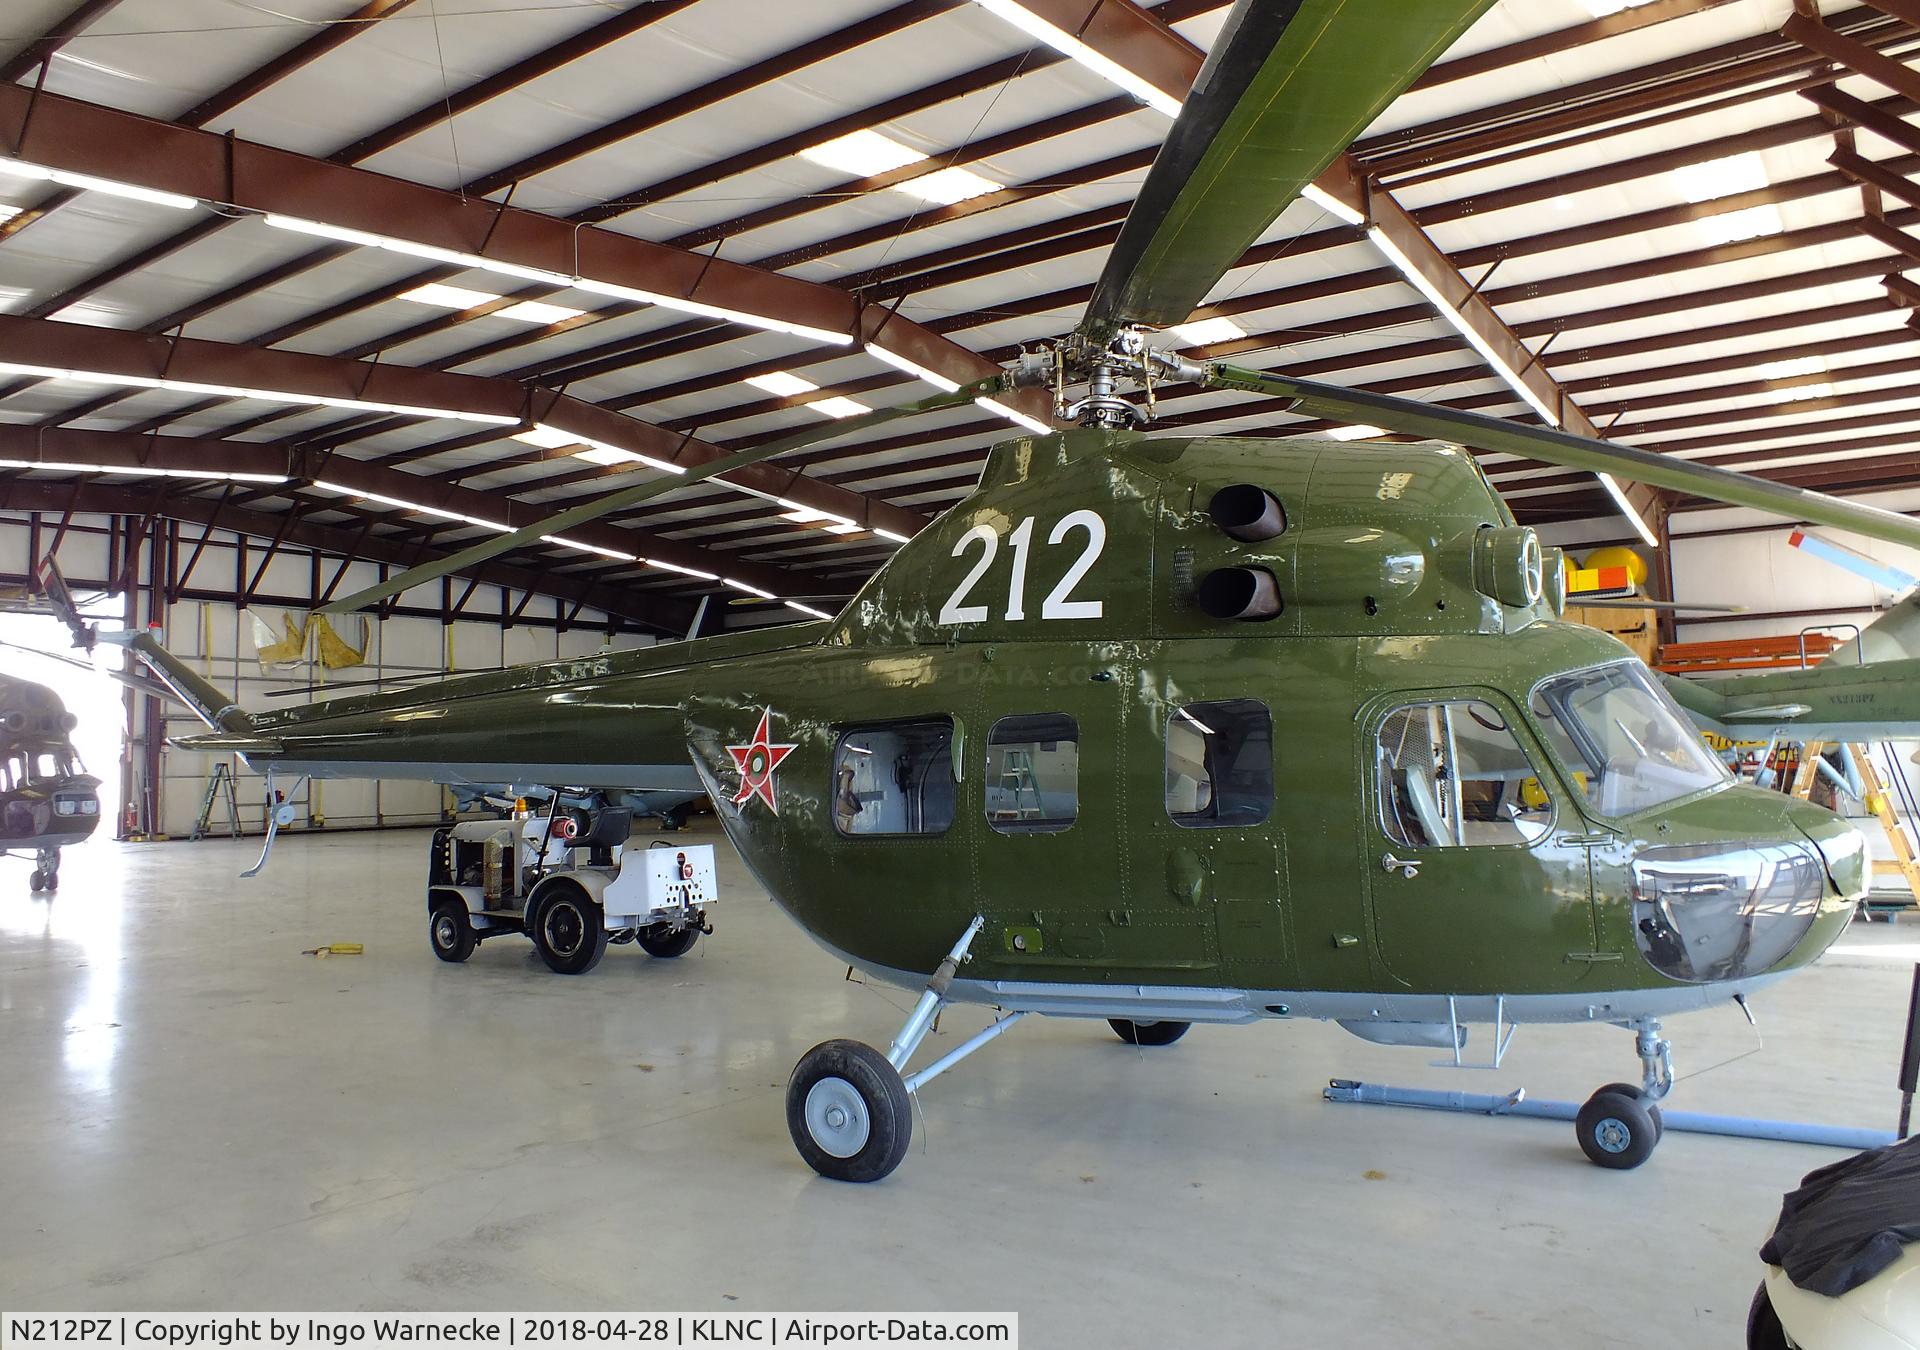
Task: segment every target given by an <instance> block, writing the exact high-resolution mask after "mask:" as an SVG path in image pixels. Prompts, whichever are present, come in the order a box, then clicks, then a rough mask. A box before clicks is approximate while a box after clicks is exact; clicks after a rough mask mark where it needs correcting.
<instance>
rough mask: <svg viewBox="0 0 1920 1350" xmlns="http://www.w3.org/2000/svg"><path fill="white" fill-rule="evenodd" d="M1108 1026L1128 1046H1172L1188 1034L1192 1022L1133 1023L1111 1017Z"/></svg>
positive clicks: (1122, 1018) (1121, 1018) (1125, 1019)
mask: <svg viewBox="0 0 1920 1350" xmlns="http://www.w3.org/2000/svg"><path fill="white" fill-rule="evenodd" d="M1107 1025H1108V1026H1110V1027H1112V1028H1113V1031H1114V1034H1115V1035H1116V1036H1118V1037H1119V1038H1120V1039H1121V1040H1123V1041H1125V1042H1126V1043H1127V1044H1128V1045H1172V1044H1173V1043H1174V1042H1175V1041H1177V1040H1179V1039H1180V1038H1181V1037H1182V1036H1184V1035H1186V1034H1187V1028H1188V1027H1190V1026H1192V1025H1193V1023H1191V1022H1133V1021H1129V1020H1128V1019H1127V1018H1124V1017H1109V1018H1108V1019H1107Z"/></svg>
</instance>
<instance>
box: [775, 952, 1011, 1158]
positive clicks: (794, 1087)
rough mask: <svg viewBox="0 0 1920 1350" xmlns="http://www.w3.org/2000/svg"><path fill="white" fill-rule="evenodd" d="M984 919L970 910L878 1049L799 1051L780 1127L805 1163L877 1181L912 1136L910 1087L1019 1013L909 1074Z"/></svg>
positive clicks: (854, 1045)
mask: <svg viewBox="0 0 1920 1350" xmlns="http://www.w3.org/2000/svg"><path fill="white" fill-rule="evenodd" d="M985 922H986V920H985V919H984V918H980V917H976V918H975V919H974V921H973V922H972V923H970V924H968V925H967V931H966V932H964V933H962V934H961V935H960V940H959V941H958V942H956V943H954V944H953V950H951V951H949V952H948V953H947V955H946V959H945V960H943V961H942V962H941V963H940V966H939V969H937V970H935V971H934V972H933V977H932V978H931V979H929V980H928V981H927V987H926V990H925V992H923V993H922V994H921V995H920V1001H919V1002H918V1003H916V1004H914V1007H913V1012H912V1013H911V1014H909V1015H908V1017H907V1021H906V1025H905V1026H903V1027H901V1028H900V1034H899V1035H897V1036H895V1037H894V1038H893V1043H892V1044H891V1045H890V1046H888V1047H887V1053H886V1054H884V1055H882V1054H881V1053H880V1052H879V1051H878V1050H875V1049H874V1048H873V1047H872V1046H870V1045H865V1044H863V1043H861V1042H859V1041H846V1040H839V1041H826V1042H823V1043H822V1044H820V1045H816V1046H814V1047H813V1049H811V1050H809V1051H807V1053H806V1054H804V1055H802V1056H800V1062H799V1063H798V1064H796V1065H794V1068H793V1077H791V1078H790V1079H788V1080H787V1132H788V1133H789V1134H791V1135H792V1136H793V1146H794V1147H795V1148H797V1149H798V1150H800V1156H801V1157H802V1158H805V1159H806V1160H807V1166H809V1167H811V1168H812V1169H813V1170H814V1171H816V1172H818V1173H819V1174H820V1175H821V1176H823V1177H831V1178H833V1179H834V1180H835V1181H878V1180H880V1179H881V1178H882V1177H884V1176H886V1175H887V1174H888V1173H890V1172H892V1171H893V1169H894V1168H896V1167H898V1166H899V1165H900V1163H901V1161H902V1160H904V1159H905V1158H906V1156H907V1145H908V1144H910V1143H911V1142H913V1105H912V1102H911V1100H910V1099H911V1097H912V1094H914V1093H916V1092H918V1091H919V1090H920V1088H921V1087H922V1086H923V1085H924V1084H926V1083H928V1082H931V1081H932V1080H933V1079H935V1078H937V1077H939V1076H940V1075H941V1074H943V1073H945V1072H946V1071H947V1070H948V1069H951V1068H952V1067H953V1066H954V1065H956V1064H958V1063H959V1062H960V1061H961V1060H963V1059H965V1058H966V1057H967V1056H968V1055H971V1054H972V1053H973V1052H974V1051H976V1050H978V1049H979V1048H980V1047H981V1046H983V1045H985V1044H987V1042H989V1041H991V1040H994V1039H995V1038H997V1037H998V1036H999V1035H1000V1034H1001V1033H1002V1032H1004V1031H1006V1030H1007V1029H1008V1028H1009V1027H1011V1026H1012V1025H1013V1024H1014V1023H1016V1022H1018V1021H1019V1020H1020V1019H1021V1018H1023V1017H1025V1016H1026V1014H1025V1013H1023V1012H1017V1013H1011V1014H1009V1015H1008V1016H1006V1017H1002V1018H1000V1019H999V1020H998V1021H996V1022H995V1023H993V1025H991V1026H989V1027H987V1028H986V1029H985V1030H983V1031H981V1032H979V1033H978V1034H977V1035H974V1036H973V1037H971V1038H969V1039H968V1040H966V1041H964V1042H962V1043H961V1044H960V1045H958V1046H956V1047H954V1048H953V1049H952V1050H949V1051H948V1052H947V1053H946V1054H944V1055H942V1056H941V1057H940V1058H939V1059H936V1060H935V1061H934V1062H933V1063H931V1064H929V1065H928V1066H927V1067H926V1068H924V1069H921V1070H919V1071H918V1072H916V1073H910V1074H903V1070H905V1068H906V1066H907V1061H908V1060H910V1059H912V1058H913V1052H914V1051H916V1050H918V1049H919V1048H920V1042H921V1041H923V1040H925V1039H926V1038H927V1032H928V1031H930V1030H931V1029H932V1027H933V1019H934V1015H935V1014H936V1013H938V1012H939V1011H940V1009H941V1008H942V1007H943V1006H945V1004H946V1001H947V989H948V987H949V986H950V985H951V984H952V983H953V976H954V972H956V971H957V970H959V968H960V963H961V962H962V961H964V960H966V959H967V949H968V948H969V947H971V946H972V945H973V940H974V938H975V937H976V936H978V935H979V932H980V929H981V927H982V925H984V924H985Z"/></svg>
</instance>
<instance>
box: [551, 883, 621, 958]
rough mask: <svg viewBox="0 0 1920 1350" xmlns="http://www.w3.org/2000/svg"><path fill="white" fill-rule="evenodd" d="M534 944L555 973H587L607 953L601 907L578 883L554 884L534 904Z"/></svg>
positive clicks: (604, 924) (605, 927)
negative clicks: (576, 884)
mask: <svg viewBox="0 0 1920 1350" xmlns="http://www.w3.org/2000/svg"><path fill="white" fill-rule="evenodd" d="M533 945H534V948H535V949H536V950H537V951H538V952H539V953H540V959H541V960H542V961H545V962H546V963H547V969H548V970H551V971H552V972H553V973H554V974H556V975H584V974H586V973H587V972H588V971H590V970H592V969H593V968H594V967H595V966H597V965H599V964H600V958H601V957H603V956H605V955H606V954H607V926H606V921H605V918H604V917H603V915H602V914H601V912H600V906H599V905H597V904H595V903H594V902H593V901H592V900H591V899H589V898H588V897H587V893H586V892H585V891H583V890H581V889H580V888H579V887H578V886H575V885H573V884H572V883H568V884H566V885H562V886H553V887H551V888H549V889H548V890H547V892H546V893H545V894H544V895H542V896H541V897H540V902H539V904H537V905H536V906H535V907H534V915H533Z"/></svg>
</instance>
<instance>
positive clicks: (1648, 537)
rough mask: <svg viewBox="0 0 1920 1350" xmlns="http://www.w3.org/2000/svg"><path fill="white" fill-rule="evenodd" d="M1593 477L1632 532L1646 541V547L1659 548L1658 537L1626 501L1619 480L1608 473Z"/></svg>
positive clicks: (1631, 504) (1630, 503)
mask: <svg viewBox="0 0 1920 1350" xmlns="http://www.w3.org/2000/svg"><path fill="white" fill-rule="evenodd" d="M1594 477H1595V478H1598V479H1599V480H1600V486H1601V487H1603V488H1605V489H1606V490H1607V495H1608V496H1609V497H1612V498H1613V504H1614V505H1615V506H1617V507H1619V508H1620V514H1621V515H1623V516H1625V517H1626V518H1627V523H1628V524H1630V525H1632V526H1633V528H1634V532H1635V533H1636V534H1638V535H1639V536H1640V538H1641V539H1643V540H1645V541H1646V545H1647V547H1648V548H1659V547H1660V536H1659V535H1657V534H1655V533H1654V532H1653V527H1652V526H1650V525H1648V524H1647V522H1646V520H1645V519H1644V518H1643V517H1642V516H1641V514H1640V512H1639V511H1638V510H1637V509H1635V507H1634V505H1633V503H1632V502H1630V501H1628V500H1627V494H1626V492H1625V491H1624V490H1623V489H1622V488H1621V486H1620V482H1619V480H1618V479H1616V478H1615V477H1614V476H1613V475H1612V474H1610V473H1597V474H1595V475H1594Z"/></svg>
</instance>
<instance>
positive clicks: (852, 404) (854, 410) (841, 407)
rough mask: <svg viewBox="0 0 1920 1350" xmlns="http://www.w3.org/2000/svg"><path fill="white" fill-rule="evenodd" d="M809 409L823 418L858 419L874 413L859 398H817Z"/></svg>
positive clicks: (810, 404)
mask: <svg viewBox="0 0 1920 1350" xmlns="http://www.w3.org/2000/svg"><path fill="white" fill-rule="evenodd" d="M807 407H809V408H811V409H812V410H813V411H814V412H817V413H819V414H820V415H821V416H822V417H858V416H859V415H860V414H861V413H869V412H872V411H873V409H872V408H869V407H868V406H867V405H866V404H864V403H862V402H861V401H860V400H859V399H857V398H841V397H839V396H838V395H836V396H834V397H833V398H817V399H815V400H814V401H813V402H811V403H809V404H808V405H807Z"/></svg>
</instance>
